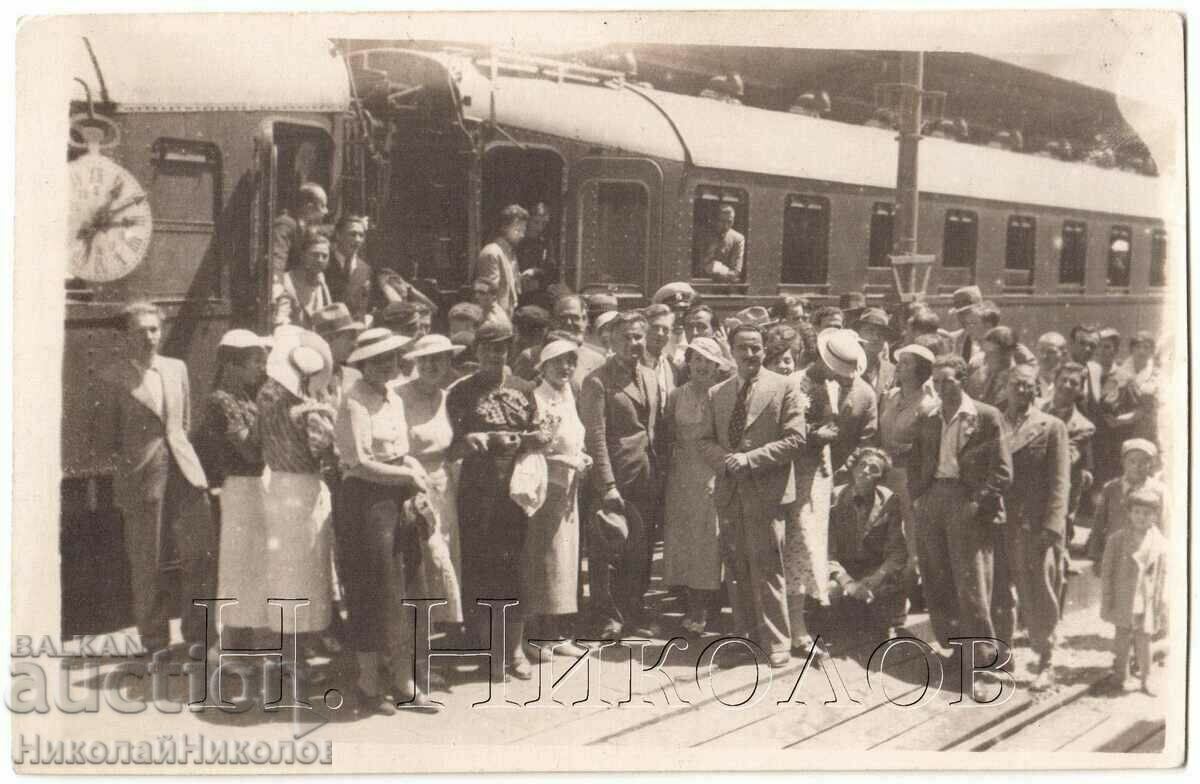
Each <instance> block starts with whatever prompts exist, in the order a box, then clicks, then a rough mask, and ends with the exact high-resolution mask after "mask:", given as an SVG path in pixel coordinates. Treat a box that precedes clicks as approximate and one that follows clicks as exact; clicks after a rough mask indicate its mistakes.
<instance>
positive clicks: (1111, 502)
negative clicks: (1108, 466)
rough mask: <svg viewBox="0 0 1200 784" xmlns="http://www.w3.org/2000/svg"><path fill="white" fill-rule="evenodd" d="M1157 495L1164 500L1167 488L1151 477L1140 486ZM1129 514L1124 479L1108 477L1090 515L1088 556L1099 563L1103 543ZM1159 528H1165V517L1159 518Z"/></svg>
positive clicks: (1121, 524)
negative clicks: (1094, 509) (1090, 528)
mask: <svg viewBox="0 0 1200 784" xmlns="http://www.w3.org/2000/svg"><path fill="white" fill-rule="evenodd" d="M1141 487H1142V488H1143V489H1146V490H1149V491H1150V492H1152V493H1155V494H1157V495H1158V497H1159V498H1160V499H1163V500H1164V502H1165V500H1166V497H1167V488H1166V486H1165V485H1163V484H1162V483H1161V482H1159V481H1158V480H1157V479H1154V478H1153V477H1152V478H1150V479H1147V480H1146V483H1145V484H1144V485H1142V486H1141ZM1128 514H1129V510H1128V508H1127V507H1126V506H1125V480H1124V479H1122V478H1121V477H1119V476H1118V477H1117V478H1116V479H1110V480H1109V481H1108V482H1106V483H1105V484H1104V487H1103V488H1102V489H1101V491H1100V501H1099V503H1097V504H1096V513H1095V514H1094V515H1092V533H1091V535H1089V536H1088V543H1087V552H1088V557H1089V558H1091V559H1092V560H1093V561H1095V562H1097V563H1099V562H1100V559H1101V558H1103V557H1104V548H1105V544H1106V543H1107V541H1108V538H1109V537H1110V536H1111V535H1112V534H1114V533H1116V532H1117V531H1119V530H1121V528H1123V527H1124V526H1125V523H1126V520H1127V517H1128ZM1159 528H1160V529H1163V530H1166V518H1160V519H1159Z"/></svg>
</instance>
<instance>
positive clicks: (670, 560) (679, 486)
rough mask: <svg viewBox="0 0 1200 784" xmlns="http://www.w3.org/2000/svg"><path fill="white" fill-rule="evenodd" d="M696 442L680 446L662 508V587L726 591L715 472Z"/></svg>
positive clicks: (674, 458) (676, 449)
mask: <svg viewBox="0 0 1200 784" xmlns="http://www.w3.org/2000/svg"><path fill="white" fill-rule="evenodd" d="M698 443H699V442H697V441H691V442H687V443H680V444H676V446H675V450H674V455H673V456H672V458H671V470H670V473H669V474H668V475H667V495H666V502H665V503H664V504H663V507H664V508H663V512H664V517H665V522H664V524H663V567H664V568H663V582H665V583H666V584H667V585H681V586H683V587H685V588H692V589H695V590H698V591H715V590H717V589H718V588H720V587H721V546H720V530H721V527H720V524H719V523H718V522H717V509H716V507H715V506H713V498H712V487H713V470H712V469H711V468H709V467H708V464H707V463H705V462H704V458H703V456H702V455H701V454H700V450H699V446H698Z"/></svg>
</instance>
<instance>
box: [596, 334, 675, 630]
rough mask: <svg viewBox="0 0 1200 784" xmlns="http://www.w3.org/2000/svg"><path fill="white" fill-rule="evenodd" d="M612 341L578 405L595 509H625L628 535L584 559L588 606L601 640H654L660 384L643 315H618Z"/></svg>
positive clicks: (623, 510)
mask: <svg viewBox="0 0 1200 784" xmlns="http://www.w3.org/2000/svg"><path fill="white" fill-rule="evenodd" d="M612 343H613V356H612V357H610V358H609V359H608V361H607V362H605V363H604V364H603V365H602V366H600V368H598V369H597V370H595V371H594V372H593V373H592V374H591V375H590V376H588V377H587V378H586V379H585V380H584V382H583V390H582V392H581V394H580V406H579V407H580V411H581V419H582V420H583V424H584V427H585V428H586V431H587V432H586V435H585V437H584V443H585V445H586V448H587V452H588V454H589V455H591V457H592V460H593V461H594V464H593V470H592V475H593V482H594V494H595V499H596V500H595V502H594V506H595V507H602V508H604V509H606V510H609V511H613V512H619V513H623V514H624V515H625V519H626V522H627V523H628V528H629V534H628V537H627V538H626V540H625V543H624V545H623V547H622V549H621V551H620V553H618V554H616V555H615V557H608V558H604V559H601V558H599V557H597V558H596V559H595V561H596V562H595V563H590V564H589V568H590V579H591V588H592V610H593V613H594V614H595V616H596V621H597V623H598V625H599V627H600V637H601V638H602V639H615V638H617V637H620V636H621V633H622V632H623V631H624V632H627V633H629V634H633V635H635V636H639V637H656V636H658V629H657V628H656V626H655V624H653V623H652V622H651V621H650V619H649V617H648V615H647V612H646V609H645V606H644V604H643V602H644V598H645V595H646V591H647V589H649V587H650V562H651V557H652V549H651V548H652V547H653V537H652V536H651V534H652V533H653V531H654V529H655V523H656V521H657V519H658V515H659V505H660V504H659V502H660V496H659V492H658V489H659V486H660V484H661V482H660V477H659V470H660V469H659V466H658V458H657V455H656V453H655V447H656V444H655V430H656V429H657V427H658V412H659V409H660V404H659V401H658V384H657V383H656V380H655V378H654V376H653V374H652V373H651V372H650V370H649V369H647V368H646V367H644V366H643V365H642V355H643V352H644V351H645V346H646V317H645V316H644V315H642V314H641V313H640V312H637V311H631V312H626V313H622V314H621V315H619V316H617V319H616V321H615V323H614V324H613V327H612Z"/></svg>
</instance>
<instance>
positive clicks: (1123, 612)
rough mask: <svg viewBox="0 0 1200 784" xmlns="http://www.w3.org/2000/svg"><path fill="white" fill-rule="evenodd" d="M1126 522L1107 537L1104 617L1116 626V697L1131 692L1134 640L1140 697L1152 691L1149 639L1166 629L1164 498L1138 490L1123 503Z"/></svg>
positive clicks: (1102, 571) (1113, 678)
mask: <svg viewBox="0 0 1200 784" xmlns="http://www.w3.org/2000/svg"><path fill="white" fill-rule="evenodd" d="M1125 508H1126V509H1127V510H1128V511H1127V513H1128V519H1127V520H1126V522H1125V524H1124V525H1123V526H1122V527H1121V528H1120V529H1119V530H1117V531H1116V532H1114V533H1113V534H1112V536H1110V537H1109V539H1108V543H1107V546H1106V547H1105V549H1104V562H1103V565H1102V567H1101V569H1100V617H1101V618H1102V619H1103V620H1105V621H1108V622H1109V623H1112V624H1113V625H1114V626H1116V636H1115V639H1114V640H1113V673H1112V675H1111V676H1109V678H1110V682H1111V683H1112V685H1113V687H1114V688H1115V689H1116V690H1118V691H1128V690H1129V686H1130V684H1129V644H1130V641H1131V640H1132V642H1133V650H1134V655H1135V657H1136V659H1137V666H1138V675H1139V677H1140V678H1141V682H1142V691H1144V692H1145V693H1147V694H1153V693H1154V692H1153V691H1152V690H1151V688H1150V684H1149V679H1150V638H1151V637H1152V636H1153V635H1154V634H1156V633H1157V632H1158V631H1160V630H1161V629H1162V628H1164V627H1165V625H1166V621H1167V609H1166V578H1167V552H1168V550H1167V540H1166V538H1165V537H1164V536H1163V535H1162V532H1161V531H1159V523H1160V519H1161V516H1162V497H1161V496H1160V495H1158V494H1156V493H1155V492H1154V491H1153V490H1150V489H1148V488H1145V487H1143V488H1139V489H1137V490H1135V491H1133V492H1132V493H1130V494H1129V496H1127V497H1126V499H1125Z"/></svg>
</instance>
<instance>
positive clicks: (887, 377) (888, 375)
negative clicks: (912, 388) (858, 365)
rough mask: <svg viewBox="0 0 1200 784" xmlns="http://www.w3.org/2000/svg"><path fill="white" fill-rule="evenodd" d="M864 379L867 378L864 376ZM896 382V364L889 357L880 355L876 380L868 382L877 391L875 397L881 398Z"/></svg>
mask: <svg viewBox="0 0 1200 784" xmlns="http://www.w3.org/2000/svg"><path fill="white" fill-rule="evenodd" d="M863 381H866V379H865V378H864V379H863ZM895 383H896V365H895V364H893V363H892V361H891V360H890V359H888V358H887V357H880V358H879V372H878V373H876V374H875V380H874V382H867V385H868V386H869V387H871V389H872V390H874V391H875V399H876V400H879V398H880V397H882V396H883V394H884V393H885V392H887V391H888V390H889V389H891V388H892V386H893V385H894V384H895Z"/></svg>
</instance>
